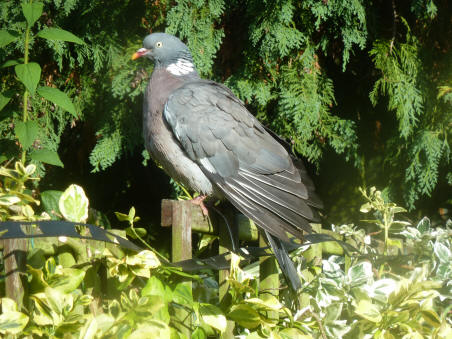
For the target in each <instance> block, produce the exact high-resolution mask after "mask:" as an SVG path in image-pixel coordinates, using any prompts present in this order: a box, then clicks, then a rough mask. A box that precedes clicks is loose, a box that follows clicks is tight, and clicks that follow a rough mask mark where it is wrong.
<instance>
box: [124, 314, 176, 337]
mask: <svg viewBox="0 0 452 339" xmlns="http://www.w3.org/2000/svg"><path fill="white" fill-rule="evenodd" d="M170 333H171V331H170V328H169V326H168V325H167V324H165V323H164V322H162V321H159V320H155V319H148V320H146V323H144V324H140V325H138V326H137V329H135V330H134V331H133V332H132V333H130V336H128V338H134V339H148V338H162V339H170Z"/></svg>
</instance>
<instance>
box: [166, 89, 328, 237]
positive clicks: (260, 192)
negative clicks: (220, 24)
mask: <svg viewBox="0 0 452 339" xmlns="http://www.w3.org/2000/svg"><path fill="white" fill-rule="evenodd" d="M164 117H165V119H166V122H167V123H168V124H169V126H170V127H171V129H172V131H173V133H174V135H175V137H176V139H177V140H178V141H179V142H180V144H181V145H182V148H183V149H184V151H185V152H186V154H187V155H188V156H189V157H190V158H191V159H192V160H193V161H195V162H196V163H198V164H199V166H200V167H201V169H202V170H203V172H204V173H205V174H206V176H207V177H208V178H209V179H210V180H211V181H212V182H213V183H214V184H215V185H216V186H217V187H218V188H219V189H220V190H221V191H222V192H223V194H224V195H225V197H226V198H227V199H228V200H230V201H231V202H232V203H233V204H234V205H235V206H236V207H237V209H239V210H240V211H241V212H242V213H244V214H245V215H246V216H248V217H249V218H251V219H253V220H254V221H255V222H256V223H257V225H258V226H260V227H262V228H263V229H265V230H266V231H268V232H269V233H271V234H272V235H274V236H276V237H278V238H279V239H282V240H286V241H287V240H289V237H290V236H289V237H288V235H290V234H291V235H293V236H295V237H297V238H301V237H302V231H303V230H304V231H307V232H310V231H311V227H310V225H309V222H311V221H318V215H317V212H316V210H315V207H320V206H321V202H320V201H319V200H318V198H317V197H316V196H315V194H314V193H313V186H312V183H311V182H310V180H309V179H306V181H307V180H309V181H307V182H306V183H305V182H303V181H304V179H303V178H307V176H306V173H305V170H304V167H302V164H296V163H294V161H293V159H292V158H291V156H290V155H289V154H288V153H287V151H286V150H285V149H284V147H283V146H282V145H281V144H280V143H279V142H277V141H276V140H275V139H274V138H273V137H272V136H271V135H270V134H268V132H267V131H266V130H265V129H264V127H263V126H262V125H261V124H260V123H259V122H258V121H257V119H255V118H254V117H253V116H252V115H251V114H250V113H249V112H248V111H247V109H246V108H245V107H244V105H243V103H242V102H241V101H240V100H239V99H237V98H236V97H235V96H234V95H233V94H232V92H231V91H230V90H229V89H227V88H226V87H224V86H222V85H220V84H217V83H215V82H212V81H207V80H195V81H190V82H187V83H186V84H184V85H183V86H182V87H180V88H179V89H177V90H176V91H174V92H173V93H172V94H171V95H170V97H169V98H168V101H167V103H166V105H165V109H164Z"/></svg>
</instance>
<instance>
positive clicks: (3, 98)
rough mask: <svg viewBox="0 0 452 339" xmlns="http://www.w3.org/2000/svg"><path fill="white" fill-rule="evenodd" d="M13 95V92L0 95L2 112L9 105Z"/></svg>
mask: <svg viewBox="0 0 452 339" xmlns="http://www.w3.org/2000/svg"><path fill="white" fill-rule="evenodd" d="M13 95H14V92H13V91H4V92H3V93H0V111H1V110H2V109H3V107H5V106H6V105H7V104H8V102H9V101H10V100H11V98H12V97H13Z"/></svg>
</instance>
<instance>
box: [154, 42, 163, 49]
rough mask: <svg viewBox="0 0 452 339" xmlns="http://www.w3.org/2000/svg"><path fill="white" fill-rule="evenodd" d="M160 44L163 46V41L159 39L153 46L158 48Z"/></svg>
mask: <svg viewBox="0 0 452 339" xmlns="http://www.w3.org/2000/svg"><path fill="white" fill-rule="evenodd" d="M162 46H163V43H162V42H161V41H159V42H157V43H156V44H155V47H157V48H160V47H162Z"/></svg>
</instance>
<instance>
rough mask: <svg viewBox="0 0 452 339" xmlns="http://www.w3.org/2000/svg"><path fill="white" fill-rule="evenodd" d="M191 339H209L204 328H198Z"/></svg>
mask: <svg viewBox="0 0 452 339" xmlns="http://www.w3.org/2000/svg"><path fill="white" fill-rule="evenodd" d="M191 339H207V334H206V331H204V330H203V329H202V327H197V328H196V329H195V330H194V331H193V333H192V335H191Z"/></svg>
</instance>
